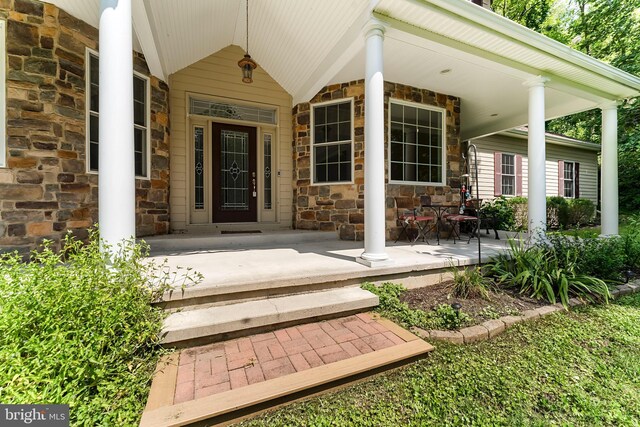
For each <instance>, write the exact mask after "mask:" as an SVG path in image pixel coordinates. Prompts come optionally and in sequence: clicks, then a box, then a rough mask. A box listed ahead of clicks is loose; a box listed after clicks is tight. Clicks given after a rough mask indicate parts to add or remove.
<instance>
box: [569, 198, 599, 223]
mask: <svg viewBox="0 0 640 427" xmlns="http://www.w3.org/2000/svg"><path fill="white" fill-rule="evenodd" d="M568 204H569V211H568V218H567V221H568V225H578V226H580V225H584V224H588V223H590V222H591V221H593V217H594V215H595V213H596V205H594V204H593V202H592V201H591V200H589V199H568Z"/></svg>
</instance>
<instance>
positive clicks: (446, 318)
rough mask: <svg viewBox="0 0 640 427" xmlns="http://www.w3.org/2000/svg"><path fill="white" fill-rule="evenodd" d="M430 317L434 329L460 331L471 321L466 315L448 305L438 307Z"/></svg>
mask: <svg viewBox="0 0 640 427" xmlns="http://www.w3.org/2000/svg"><path fill="white" fill-rule="evenodd" d="M430 317H431V319H433V321H434V322H435V324H436V327H435V328H434V329H449V330H452V329H460V328H461V327H463V326H465V325H466V324H467V323H469V321H470V320H471V318H470V317H469V315H468V314H466V313H464V312H463V311H462V310H454V309H453V307H451V306H450V305H449V304H440V305H438V306H437V307H436V308H435V309H434V310H433V312H432V313H431V316H430Z"/></svg>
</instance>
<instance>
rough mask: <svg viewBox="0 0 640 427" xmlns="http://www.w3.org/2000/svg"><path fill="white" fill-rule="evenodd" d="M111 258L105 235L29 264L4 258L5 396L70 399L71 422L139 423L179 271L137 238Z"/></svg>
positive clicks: (0, 316)
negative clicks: (152, 257) (164, 304)
mask: <svg viewBox="0 0 640 427" xmlns="http://www.w3.org/2000/svg"><path fill="white" fill-rule="evenodd" d="M115 252H116V253H115V254H114V255H113V257H112V259H111V263H108V262H107V257H105V255H104V253H103V252H102V251H101V250H100V242H99V239H98V236H97V233H95V232H94V233H92V235H91V241H90V243H89V244H87V245H83V244H82V243H81V242H78V241H74V240H73V239H72V238H70V237H67V238H66V240H65V243H64V250H63V251H62V252H61V253H55V252H54V251H53V250H52V249H51V244H50V243H45V244H44V246H43V247H42V248H41V250H40V251H39V252H34V253H33V254H32V256H31V262H29V263H24V262H23V261H22V259H21V257H20V256H19V255H18V254H17V253H14V254H4V255H2V256H1V257H0V272H1V274H0V366H2V369H0V401H1V402H2V403H12V404H26V403H61V404H68V405H70V410H71V424H72V425H74V426H80V425H82V426H84V425H87V426H89V425H91V426H93V425H137V424H138V422H139V417H140V414H141V412H142V409H143V407H144V402H145V401H146V398H147V393H148V388H149V381H150V378H151V375H152V373H153V370H154V367H155V364H156V362H157V358H158V356H159V355H160V354H161V352H162V350H161V349H160V347H159V345H158V343H159V340H160V336H159V334H160V329H161V325H162V320H163V314H162V311H161V310H160V309H158V308H155V307H153V306H152V305H151V302H152V301H154V300H156V299H157V298H158V297H159V296H160V295H162V293H163V292H164V291H166V290H167V289H168V288H169V287H170V283H171V281H172V280H173V279H172V277H173V278H175V277H174V276H171V275H169V274H168V272H167V271H166V268H165V266H163V265H161V266H157V265H154V264H152V263H148V262H147V261H146V260H144V259H143V258H144V256H145V254H146V252H147V248H146V247H145V246H143V245H135V244H133V243H132V242H130V243H128V244H124V245H122V246H120V247H119V248H117V249H115Z"/></svg>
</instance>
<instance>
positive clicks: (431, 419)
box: [241, 294, 640, 427]
mask: <svg viewBox="0 0 640 427" xmlns="http://www.w3.org/2000/svg"><path fill="white" fill-rule="evenodd" d="M638 356H640V294H636V295H634V296H629V297H625V298H622V299H620V300H616V301H615V302H613V303H612V304H610V305H603V306H594V307H582V308H579V309H576V310H575V311H571V312H569V313H557V314H554V315H550V316H547V317H546V318H544V319H540V320H537V321H534V322H528V323H525V324H519V325H517V326H516V327H514V328H513V329H510V330H508V331H507V332H506V333H504V334H502V335H500V336H499V337H497V338H495V339H492V340H490V341H486V342H483V343H479V344H477V345H465V346H456V345H451V344H446V343H440V342H438V343H437V344H436V350H435V351H434V352H433V353H430V354H429V355H428V356H427V357H426V358H425V359H423V360H421V361H419V362H416V363H413V364H411V365H408V366H406V367H404V368H401V369H399V370H396V371H393V372H390V373H386V374H382V375H380V376H377V377H375V378H373V379H371V380H368V381H366V382H363V383H360V384H357V385H355V386H351V387H348V388H346V389H343V390H341V391H339V392H335V393H330V394H327V395H325V396H322V397H319V398H313V399H310V400H308V401H305V402H300V403H296V404H292V405H290V406H288V407H285V408H282V409H280V410H277V411H273V412H269V413H265V414H263V415H261V416H259V417H257V418H254V419H252V420H247V421H245V422H244V423H243V424H241V425H242V426H245V427H248V426H265V425H269V426H301V425H304V426H429V425H434V426H448V425H450V426H459V425H479V426H485V425H486V426H494V425H508V426H512V425H513V426H547V425H572V426H573V425H577V426H599V425H612V426H613V425H615V426H637V425H638V422H639V421H638V420H640V357H638Z"/></svg>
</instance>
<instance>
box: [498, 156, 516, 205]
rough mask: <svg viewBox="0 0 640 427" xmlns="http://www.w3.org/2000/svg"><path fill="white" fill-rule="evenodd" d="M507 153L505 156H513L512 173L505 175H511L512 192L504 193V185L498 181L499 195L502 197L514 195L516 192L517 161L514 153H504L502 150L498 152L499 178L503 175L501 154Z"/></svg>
mask: <svg viewBox="0 0 640 427" xmlns="http://www.w3.org/2000/svg"><path fill="white" fill-rule="evenodd" d="M504 155H507V156H513V172H514V173H513V175H507V176H513V194H505V192H504V186H503V184H502V182H500V193H501V196H504V197H516V194H517V193H518V188H517V187H518V162H517V161H516V153H505V152H504V151H502V152H500V180H502V176H503V175H505V174H503V173H502V166H503V165H504V163H503V162H502V156H504Z"/></svg>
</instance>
